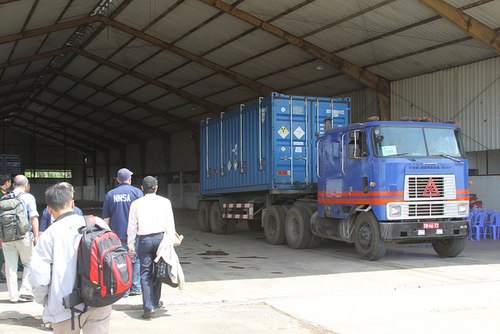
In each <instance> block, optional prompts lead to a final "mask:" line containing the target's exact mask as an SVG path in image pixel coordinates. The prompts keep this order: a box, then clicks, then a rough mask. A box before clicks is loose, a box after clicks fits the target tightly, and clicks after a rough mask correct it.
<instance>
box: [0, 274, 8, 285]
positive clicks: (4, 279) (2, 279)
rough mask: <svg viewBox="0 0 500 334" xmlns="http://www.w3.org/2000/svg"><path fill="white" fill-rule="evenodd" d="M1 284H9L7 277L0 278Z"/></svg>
mask: <svg viewBox="0 0 500 334" xmlns="http://www.w3.org/2000/svg"><path fill="white" fill-rule="evenodd" d="M0 283H7V279H6V278H5V276H3V275H2V276H0Z"/></svg>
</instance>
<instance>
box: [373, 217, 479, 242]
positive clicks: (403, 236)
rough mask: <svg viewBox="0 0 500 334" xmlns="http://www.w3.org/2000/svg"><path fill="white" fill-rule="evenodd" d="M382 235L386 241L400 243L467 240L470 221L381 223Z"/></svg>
mask: <svg viewBox="0 0 500 334" xmlns="http://www.w3.org/2000/svg"><path fill="white" fill-rule="evenodd" d="M380 234H381V236H382V239H383V240H384V241H400V242H405V241H408V242H425V241H432V240H435V239H442V238H465V237H467V236H468V235H469V221H468V220H453V221H424V222H380Z"/></svg>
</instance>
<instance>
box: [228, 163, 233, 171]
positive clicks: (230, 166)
mask: <svg viewBox="0 0 500 334" xmlns="http://www.w3.org/2000/svg"><path fill="white" fill-rule="evenodd" d="M232 167H233V165H232V164H231V161H228V162H227V170H231V168H232Z"/></svg>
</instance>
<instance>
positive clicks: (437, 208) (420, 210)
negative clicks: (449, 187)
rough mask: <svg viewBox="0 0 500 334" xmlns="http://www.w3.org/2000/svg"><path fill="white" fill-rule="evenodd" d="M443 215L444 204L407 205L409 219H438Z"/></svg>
mask: <svg viewBox="0 0 500 334" xmlns="http://www.w3.org/2000/svg"><path fill="white" fill-rule="evenodd" d="M443 215H444V203H424V204H409V205H408V216H410V217H421V216H425V217H440V216H443Z"/></svg>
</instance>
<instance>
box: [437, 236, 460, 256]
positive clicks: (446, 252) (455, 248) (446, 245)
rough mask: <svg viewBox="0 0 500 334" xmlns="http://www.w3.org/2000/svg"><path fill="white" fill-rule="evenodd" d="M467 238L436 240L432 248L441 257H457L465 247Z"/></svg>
mask: <svg viewBox="0 0 500 334" xmlns="http://www.w3.org/2000/svg"><path fill="white" fill-rule="evenodd" d="M465 244H466V240H465V238H456V239H443V240H434V241H433V242H432V248H434V250H435V251H436V253H437V254H438V255H439V256H441V257H455V256H457V255H459V254H460V253H462V251H463V250H464V248H465Z"/></svg>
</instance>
